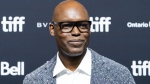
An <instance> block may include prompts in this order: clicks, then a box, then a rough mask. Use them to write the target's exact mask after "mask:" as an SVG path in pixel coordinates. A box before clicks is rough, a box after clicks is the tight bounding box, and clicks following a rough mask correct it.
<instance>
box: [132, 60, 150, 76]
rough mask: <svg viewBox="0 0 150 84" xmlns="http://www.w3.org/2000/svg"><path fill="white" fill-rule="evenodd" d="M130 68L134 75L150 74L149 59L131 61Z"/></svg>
mask: <svg viewBox="0 0 150 84" xmlns="http://www.w3.org/2000/svg"><path fill="white" fill-rule="evenodd" d="M131 68H132V73H133V75H134V76H147V75H148V76H150V61H143V62H142V61H138V62H137V63H136V61H132V65H131Z"/></svg>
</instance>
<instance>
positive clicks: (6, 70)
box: [0, 61, 24, 76]
mask: <svg viewBox="0 0 150 84" xmlns="http://www.w3.org/2000/svg"><path fill="white" fill-rule="evenodd" d="M0 70H1V75H2V76H7V75H12V76H16V75H18V76H19V75H24V62H17V66H12V67H10V66H9V63H8V62H5V61H3V62H1V69H0Z"/></svg>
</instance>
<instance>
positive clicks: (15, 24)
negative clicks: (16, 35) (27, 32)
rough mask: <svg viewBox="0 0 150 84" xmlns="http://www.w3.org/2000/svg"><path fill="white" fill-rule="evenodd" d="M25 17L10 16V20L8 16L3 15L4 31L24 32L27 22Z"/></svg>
mask: <svg viewBox="0 0 150 84" xmlns="http://www.w3.org/2000/svg"><path fill="white" fill-rule="evenodd" d="M24 19H25V17H23V16H22V17H18V16H16V17H14V18H13V17H11V16H9V17H8V20H7V19H6V17H5V16H4V17H3V21H1V24H2V29H3V31H4V32H17V31H19V32H22V31H23V24H25V21H23V20H24Z"/></svg>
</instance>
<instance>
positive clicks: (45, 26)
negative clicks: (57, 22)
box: [37, 22, 51, 28]
mask: <svg viewBox="0 0 150 84" xmlns="http://www.w3.org/2000/svg"><path fill="white" fill-rule="evenodd" d="M50 24H51V23H49V22H37V28H47V27H48V26H49V25H50Z"/></svg>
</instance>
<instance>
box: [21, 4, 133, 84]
mask: <svg viewBox="0 0 150 84" xmlns="http://www.w3.org/2000/svg"><path fill="white" fill-rule="evenodd" d="M90 25H91V21H89V16H88V12H87V10H86V9H85V8H84V6H83V5H81V4H80V3H79V2H77V1H63V2H61V3H60V4H59V5H58V6H56V8H55V10H54V13H53V17H52V24H51V25H50V28H49V29H50V34H51V35H52V36H54V37H55V38H56V42H57V47H58V53H57V55H56V56H54V57H53V58H52V59H51V60H50V61H49V62H47V63H45V64H44V65H42V66H41V67H39V68H38V69H36V70H35V71H33V72H32V73H30V74H28V75H27V76H26V77H25V79H24V81H23V84H135V82H134V79H133V77H132V76H131V74H130V72H129V70H128V69H127V68H126V67H124V66H123V65H121V64H119V63H116V62H115V61H113V60H110V59H108V58H106V57H103V56H101V55H99V54H98V53H96V52H95V51H93V50H92V49H90V48H87V46H88V44H89V38H90Z"/></svg>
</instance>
